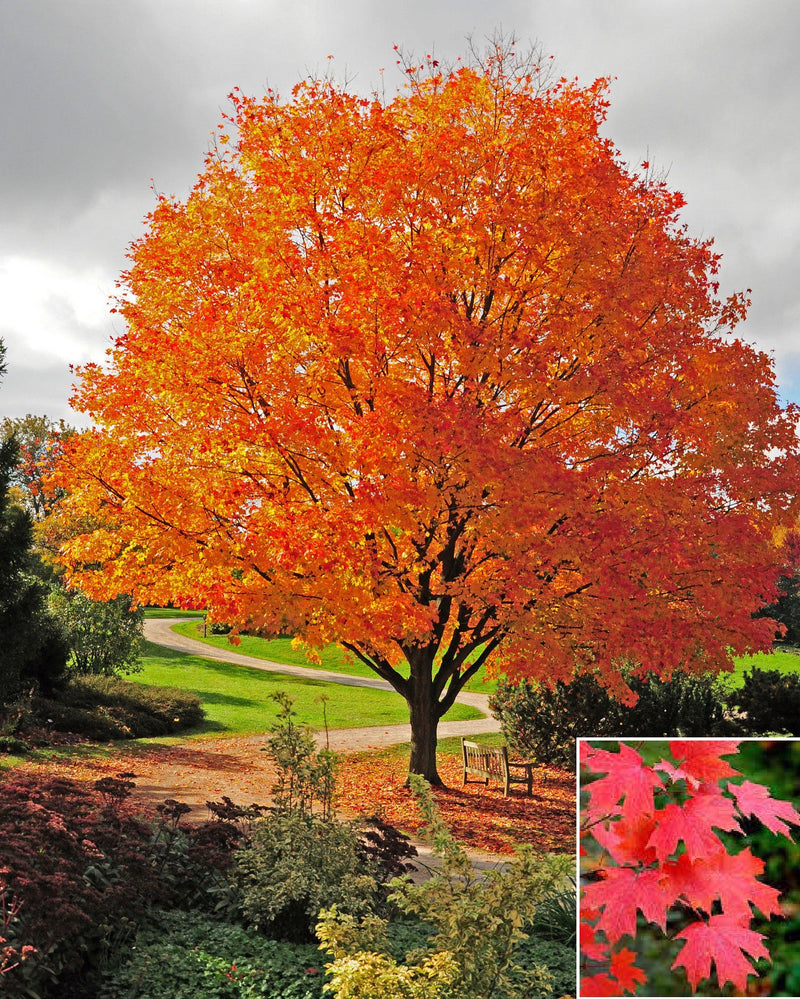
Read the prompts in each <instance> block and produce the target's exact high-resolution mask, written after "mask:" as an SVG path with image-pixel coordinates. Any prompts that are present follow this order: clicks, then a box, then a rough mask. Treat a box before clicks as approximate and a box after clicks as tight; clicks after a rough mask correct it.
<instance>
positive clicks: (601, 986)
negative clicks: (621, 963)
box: [581, 975, 619, 996]
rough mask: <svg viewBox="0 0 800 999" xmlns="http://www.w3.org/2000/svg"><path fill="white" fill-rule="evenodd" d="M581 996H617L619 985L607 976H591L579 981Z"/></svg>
mask: <svg viewBox="0 0 800 999" xmlns="http://www.w3.org/2000/svg"><path fill="white" fill-rule="evenodd" d="M581 995H582V996H618V995H619V985H618V984H617V982H615V981H614V979H613V978H609V977H608V975H591V976H590V977H588V978H582V979H581Z"/></svg>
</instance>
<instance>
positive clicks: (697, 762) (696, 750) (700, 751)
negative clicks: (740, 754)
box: [656, 739, 740, 786]
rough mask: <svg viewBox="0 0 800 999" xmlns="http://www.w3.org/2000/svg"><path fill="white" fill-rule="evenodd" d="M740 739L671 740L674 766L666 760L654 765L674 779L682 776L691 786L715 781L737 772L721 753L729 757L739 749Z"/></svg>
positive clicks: (670, 745)
mask: <svg viewBox="0 0 800 999" xmlns="http://www.w3.org/2000/svg"><path fill="white" fill-rule="evenodd" d="M739 742H740V740H739V739H694V740H691V741H687V740H683V739H673V740H672V741H671V742H670V744H669V749H670V752H671V753H672V755H673V756H674V757H675V759H676V761H677V764H678V765H677V766H676V767H675V768H673V767H671V766H670V765H669V764H668V763H666V764H665V762H662V763H661V764H656V767H657V769H661V770H667V771H668V773H669V774H670V776H671V777H672V779H673V780H679V779H680V778H683V779H685V780H687V781H688V782H689V783H691V784H692V785H693V786H696V785H698V784H704V783H707V782H715V781H718V780H720V779H721V778H723V777H731V776H733V775H734V774H737V773H738V771H737V770H734V769H733V767H731V766H730V764H729V763H727V762H726V761H725V760H722V759H720V757H721V756H731V755H733V754H734V753H736V752H737V751H738V746H739Z"/></svg>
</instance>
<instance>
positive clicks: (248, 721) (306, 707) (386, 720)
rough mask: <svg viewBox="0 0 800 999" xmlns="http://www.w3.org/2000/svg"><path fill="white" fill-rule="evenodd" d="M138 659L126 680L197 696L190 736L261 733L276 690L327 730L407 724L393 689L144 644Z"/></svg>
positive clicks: (455, 717)
mask: <svg viewBox="0 0 800 999" xmlns="http://www.w3.org/2000/svg"><path fill="white" fill-rule="evenodd" d="M141 661H142V667H143V668H142V671H141V672H140V673H134V674H132V675H131V676H130V677H129V679H131V680H133V681H135V682H136V683H143V684H150V685H153V686H163V687H179V688H180V689H181V690H191V691H193V692H194V693H196V694H197V695H198V696H199V697H200V700H201V702H202V705H203V708H204V709H205V712H206V720H205V722H204V724H203V726H202V728H201V729H198V730H195V732H194V733H193V734H195V735H202V734H207V733H210V732H220V733H225V734H226V735H255V734H259V733H262V732H264V731H265V730H266V729H267V728H269V726H270V725H271V724H272V723H273V722H274V720H275V718H276V717H277V710H278V708H277V704H276V703H275V701H274V700H273V699H272V695H273V694H274V693H275V692H276V691H278V690H283V691H285V692H286V693H287V694H288V695H289V696H290V697H291V698H292V699H293V700H294V708H295V711H296V712H297V716H298V720H299V721H301V722H303V723H305V724H308V725H311V726H312V727H314V728H317V729H322V728H324V726H325V720H326V717H327V725H328V728H332V729H333V728H361V727H363V726H367V725H399V724H404V723H407V722H408V708H407V707H406V703H405V701H404V700H403V699H402V698H401V697H400V696H399V695H398V694H396V693H394V692H389V691H383V690H371V689H369V688H366V687H345V686H342V685H341V684H336V683H323V682H322V681H317V680H301V679H297V678H295V677H291V676H287V675H285V674H282V673H267V672H265V671H264V670H259V669H249V668H248V667H246V666H236V665H234V664H232V663H221V662H211V661H210V660H208V659H203V658H200V657H199V656H191V655H187V654H185V653H182V652H174V651H172V650H170V649H165V648H163V647H162V646H160V645H153V644H152V643H150V642H145V643H144V648H143V655H142V660H141ZM445 717H446V719H447V720H448V721H463V720H467V719H470V718H479V717H481V715H480V713H479V712H478V711H476V710H475V709H474V708H470V707H468V706H466V705H462V704H456V705H454V706H453V708H452V709H451V710H450V711H449V712H448V713H447V715H446V716H445Z"/></svg>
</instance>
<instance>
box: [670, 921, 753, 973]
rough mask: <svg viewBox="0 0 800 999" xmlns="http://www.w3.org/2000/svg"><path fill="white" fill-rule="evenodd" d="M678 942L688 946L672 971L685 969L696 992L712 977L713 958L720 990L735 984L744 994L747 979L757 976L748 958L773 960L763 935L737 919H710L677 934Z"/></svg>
mask: <svg viewBox="0 0 800 999" xmlns="http://www.w3.org/2000/svg"><path fill="white" fill-rule="evenodd" d="M676 939H683V940H684V941H685V944H684V946H683V948H682V949H681V952H680V954H679V955H678V956H677V957H676V958H675V961H674V962H673V964H672V967H673V968H676V967H678V966H679V965H683V967H684V968H685V969H686V976H687V978H688V979H689V984H690V985H691V986H692V990H694V989H696V988H697V983H698V982H699V981H700V980H701V979H702V978H709V977H710V975H711V960H712V958H713V960H714V966H715V969H716V973H717V980H718V982H719V985H720V987H721V986H722V985H724V983H725V982H731V983H732V984H733V985H734V986H735V987H736V988H737V989H739V990H740V991H742V992H743V991H744V990H745V988H746V986H747V976H748V975H752V974H755V971H754V969H753V966H752V964H751V963H750V961H749V960H748V959H747V958H746V957H745V954H749V955H750V956H751V957H754V958H759V957H766V958H769V953H768V952H767V949H766V947H765V946H764V945H763V944H762V942H761V941H762V940H763V939H764V937H763V935H762V934H761V933H756V932H755V931H754V930H750V929H748V928H747V926H746V925H745V924H743V923H742V922H741V921H740V920H739V919H737V918H736V917H734V916H728V915H720V916H709V918H708V922H705V921H701V922H697V923H692V925H691V926H687V927H686V929H685V930H682V931H681V932H680V933H678V934H676Z"/></svg>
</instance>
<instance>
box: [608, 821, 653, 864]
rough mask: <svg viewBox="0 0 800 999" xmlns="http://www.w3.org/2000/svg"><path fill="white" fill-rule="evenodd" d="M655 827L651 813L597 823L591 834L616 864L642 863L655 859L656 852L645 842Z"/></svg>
mask: <svg viewBox="0 0 800 999" xmlns="http://www.w3.org/2000/svg"><path fill="white" fill-rule="evenodd" d="M654 828H655V822H654V820H653V816H652V815H638V816H636V818H633V819H630V820H629V821H627V822H624V821H622V820H621V819H618V820H615V821H613V822H608V823H602V824H597V825H595V826H593V828H592V836H593V837H594V838H595V840H597V842H598V843H599V844H600V846H602V847H603V849H604V850H605V851H606V853H608V855H609V856H610V857H611V858H612V859H613V860H615V861H616V862H617V863H618V864H642V865H644V866H645V867H646V866H647V865H649V864H651V863H652V862H653V861H654V860H655V859H656V852H655V850H654V849H653V848H652V847H648V845H647V843H648V840H649V839H650V836H651V835H652V833H653V829H654Z"/></svg>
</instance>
